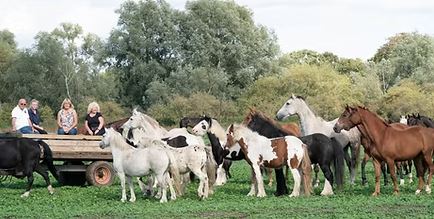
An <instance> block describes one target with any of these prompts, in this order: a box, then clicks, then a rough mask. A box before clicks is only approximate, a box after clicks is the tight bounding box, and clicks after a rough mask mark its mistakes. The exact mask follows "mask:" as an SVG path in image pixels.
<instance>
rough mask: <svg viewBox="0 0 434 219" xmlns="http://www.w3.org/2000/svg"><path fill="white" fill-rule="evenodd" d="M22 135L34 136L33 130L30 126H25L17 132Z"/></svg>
mask: <svg viewBox="0 0 434 219" xmlns="http://www.w3.org/2000/svg"><path fill="white" fill-rule="evenodd" d="M17 132H18V133H21V134H33V131H32V128H31V127H30V126H24V127H22V128H20V129H18V130H17Z"/></svg>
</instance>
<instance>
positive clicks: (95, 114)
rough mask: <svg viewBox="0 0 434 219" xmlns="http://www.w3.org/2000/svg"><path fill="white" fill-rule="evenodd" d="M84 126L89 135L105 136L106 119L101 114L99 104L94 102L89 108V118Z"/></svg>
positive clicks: (87, 117)
mask: <svg viewBox="0 0 434 219" xmlns="http://www.w3.org/2000/svg"><path fill="white" fill-rule="evenodd" d="M84 126H85V127H86V130H87V133H88V134H89V135H103V134H104V133H105V129H104V118H103V117H102V115H101V113H100V108H99V105H98V103H96V102H92V103H90V104H89V106H88V107H87V116H86V121H85V122H84Z"/></svg>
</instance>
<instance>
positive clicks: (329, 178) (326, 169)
mask: <svg viewBox="0 0 434 219" xmlns="http://www.w3.org/2000/svg"><path fill="white" fill-rule="evenodd" d="M320 167H321V170H322V172H323V174H324V177H325V178H326V179H325V183H324V189H323V190H322V192H321V195H333V187H332V184H333V173H332V171H331V170H330V166H329V165H325V164H323V165H321V166H320Z"/></svg>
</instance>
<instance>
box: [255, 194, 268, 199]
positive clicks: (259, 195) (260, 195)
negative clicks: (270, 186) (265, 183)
mask: <svg viewBox="0 0 434 219" xmlns="http://www.w3.org/2000/svg"><path fill="white" fill-rule="evenodd" d="M265 196H267V194H258V195H257V196H256V197H258V198H263V197H265Z"/></svg>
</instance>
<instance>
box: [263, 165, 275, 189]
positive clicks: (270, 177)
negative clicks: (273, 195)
mask: <svg viewBox="0 0 434 219" xmlns="http://www.w3.org/2000/svg"><path fill="white" fill-rule="evenodd" d="M265 170H266V172H267V176H268V186H270V187H271V186H273V169H271V168H265Z"/></svg>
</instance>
